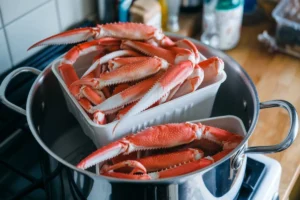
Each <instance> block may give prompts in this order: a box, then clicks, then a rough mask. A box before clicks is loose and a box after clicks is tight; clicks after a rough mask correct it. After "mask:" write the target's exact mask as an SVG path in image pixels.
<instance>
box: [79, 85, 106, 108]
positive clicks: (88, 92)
mask: <svg viewBox="0 0 300 200" xmlns="http://www.w3.org/2000/svg"><path fill="white" fill-rule="evenodd" d="M80 93H81V94H82V95H83V96H84V97H86V98H87V99H88V100H89V101H91V102H92V103H93V104H94V105H98V104H100V103H102V102H103V101H104V100H105V96H104V95H103V93H101V92H99V91H95V90H93V89H92V88H91V87H89V86H82V87H81V88H80Z"/></svg>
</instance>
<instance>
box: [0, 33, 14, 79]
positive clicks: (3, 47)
mask: <svg viewBox="0 0 300 200" xmlns="http://www.w3.org/2000/svg"><path fill="white" fill-rule="evenodd" d="M10 68H11V62H10V58H9V53H8V48H7V44H6V39H5V35H4V31H3V29H0V74H1V73H3V72H5V71H7V70H8V69H10Z"/></svg>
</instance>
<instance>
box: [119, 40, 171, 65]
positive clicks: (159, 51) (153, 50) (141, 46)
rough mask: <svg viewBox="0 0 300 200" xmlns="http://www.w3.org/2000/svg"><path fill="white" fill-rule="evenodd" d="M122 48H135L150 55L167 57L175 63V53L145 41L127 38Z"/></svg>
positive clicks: (167, 59)
mask: <svg viewBox="0 0 300 200" xmlns="http://www.w3.org/2000/svg"><path fill="white" fill-rule="evenodd" d="M121 48H122V49H134V50H137V51H139V52H141V53H143V54H146V55H148V56H157V57H160V58H163V59H165V60H166V61H167V62H168V63H171V64H173V63H174V60H175V54H174V53H173V52H172V51H170V50H167V49H164V48H161V47H156V46H153V45H151V44H148V43H145V42H138V41H131V40H126V41H123V42H122V44H121Z"/></svg>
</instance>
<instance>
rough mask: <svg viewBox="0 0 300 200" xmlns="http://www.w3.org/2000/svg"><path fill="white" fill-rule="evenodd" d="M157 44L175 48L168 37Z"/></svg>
mask: <svg viewBox="0 0 300 200" xmlns="http://www.w3.org/2000/svg"><path fill="white" fill-rule="evenodd" d="M158 42H159V45H160V46H162V47H170V46H175V42H173V40H171V38H169V37H168V36H164V37H163V39H162V40H160V41H158Z"/></svg>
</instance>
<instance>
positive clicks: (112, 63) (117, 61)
mask: <svg viewBox="0 0 300 200" xmlns="http://www.w3.org/2000/svg"><path fill="white" fill-rule="evenodd" d="M146 59H147V57H143V56H140V57H125V58H122V57H121V58H114V59H112V60H109V61H108V69H109V71H113V70H115V69H117V68H119V67H121V66H123V65H126V64H130V63H135V62H140V61H144V60H146Z"/></svg>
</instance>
